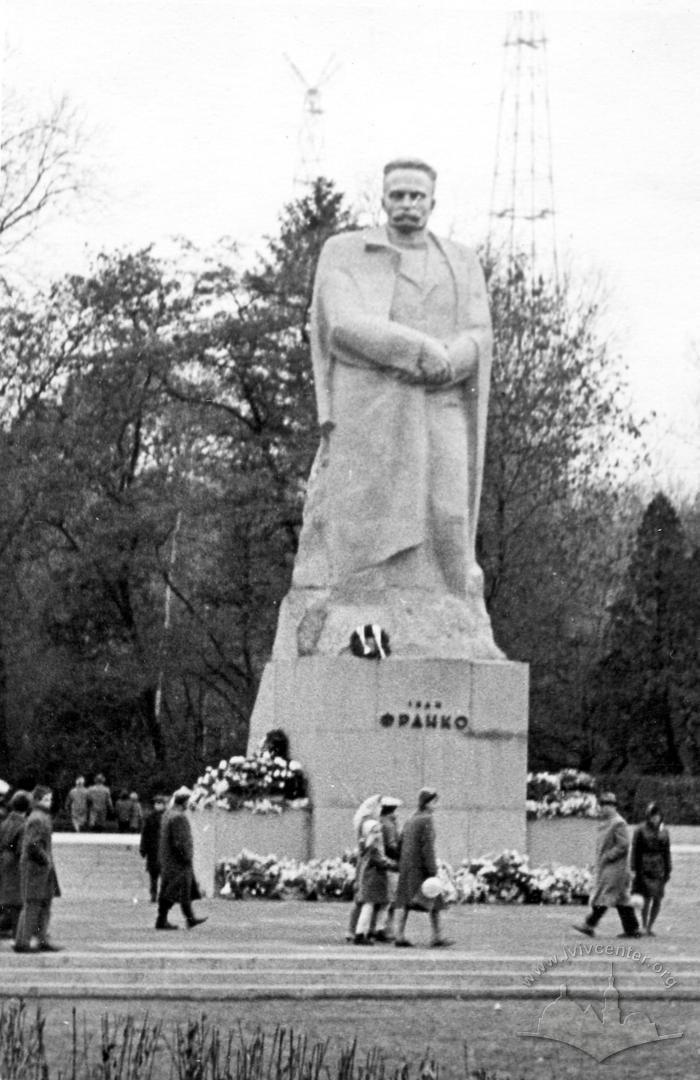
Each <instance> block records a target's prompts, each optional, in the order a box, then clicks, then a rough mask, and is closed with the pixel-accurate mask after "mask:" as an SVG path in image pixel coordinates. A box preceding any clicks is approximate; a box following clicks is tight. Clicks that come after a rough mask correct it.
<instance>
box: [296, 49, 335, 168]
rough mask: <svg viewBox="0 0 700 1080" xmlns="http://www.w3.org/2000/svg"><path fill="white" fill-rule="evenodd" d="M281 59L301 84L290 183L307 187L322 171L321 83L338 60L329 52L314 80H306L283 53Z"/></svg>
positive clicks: (331, 72) (333, 73)
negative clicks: (298, 120)
mask: <svg viewBox="0 0 700 1080" xmlns="http://www.w3.org/2000/svg"><path fill="white" fill-rule="evenodd" d="M285 60H286V61H287V63H288V64H289V66H290V68H291V69H292V71H293V72H294V74H295V75H296V77H297V78H298V79H299V81H300V83H301V84H302V86H303V87H304V101H303V107H302V116H301V124H300V126H299V138H298V157H297V163H296V167H295V171H294V183H295V184H298V185H300V186H304V187H308V185H309V184H313V183H314V181H315V180H317V179H318V177H319V176H321V175H322V173H323V165H324V150H325V147H324V138H323V105H322V102H321V87H322V86H324V85H325V84H326V83H327V82H328V81H329V79H331V78H332V77H333V75H335V73H336V71H337V70H338V68H339V66H340V65H339V64H337V63H335V62H334V57H333V56H331V57H330V59H329V60H328V63H327V64H326V66H325V67H324V69H323V71H322V72H321V74H320V75H319V77H318V78H317V79H316V81H315V82H314V83H310V82H309V81H308V80H307V79H306V78H305V76H304V75H302V73H301V71H300V70H299V68H298V67H297V65H296V64H295V63H294V61H293V60H291V59H290V58H289V57H288V56H287V54H286V53H285Z"/></svg>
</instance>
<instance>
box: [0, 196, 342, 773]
mask: <svg viewBox="0 0 700 1080" xmlns="http://www.w3.org/2000/svg"><path fill="white" fill-rule="evenodd" d="M346 220H347V219H346V218H345V217H344V211H342V207H341V200H340V196H338V195H336V194H335V192H334V191H333V190H332V188H331V186H330V185H328V184H326V183H324V182H319V184H317V185H316V187H315V189H314V191H313V192H312V193H311V194H310V195H309V196H308V197H307V198H306V199H305V200H301V201H300V203H298V204H296V203H295V204H292V205H291V206H290V207H289V208H288V209H287V211H286V212H285V215H284V217H283V219H282V222H281V228H280V236H279V238H277V239H275V240H274V241H271V242H270V246H269V249H268V252H267V254H266V256H265V257H264V258H263V259H261V261H260V263H259V265H258V267H257V268H256V269H255V270H254V271H250V272H249V273H247V274H241V273H239V272H238V271H237V270H236V266H235V263H236V252H235V250H228V251H226V250H222V251H221V252H220V253H219V254H218V255H217V257H216V258H208V259H205V260H204V262H203V263H202V259H201V257H199V255H198V253H196V252H194V251H193V250H192V249H187V250H183V252H182V257H181V259H180V260H179V264H178V266H177V268H171V267H169V266H167V265H166V264H164V263H163V262H162V261H160V260H158V259H156V258H155V257H154V256H153V254H152V252H150V251H149V250H145V251H141V252H136V253H134V254H131V255H122V254H118V253H117V254H115V255H112V256H103V257H102V258H101V259H100V260H99V261H98V264H97V265H96V267H95V269H94V272H93V273H91V274H89V275H88V276H86V277H72V278H69V279H66V280H65V281H64V282H62V283H60V284H59V285H57V286H56V287H55V289H54V290H53V294H52V296H53V300H52V303H53V307H52V312H53V314H52V322H51V336H50V339H47V340H46V342H45V343H44V347H43V348H42V349H41V350H35V351H34V354H35V355H41V356H42V357H43V360H42V363H44V364H45V365H46V367H47V371H53V370H54V368H55V371H56V376H55V378H53V379H52V380H49V383H48V384H47V386H48V385H50V388H51V392H50V393H49V392H48V390H47V392H45V393H44V394H43V396H42V395H39V396H38V397H37V399H36V407H34V408H32V409H28V410H26V411H25V412H21V410H20V409H19V408H15V409H14V412H13V413H12V415H11V416H10V418H9V421H8V431H9V432H10V433H11V435H12V438H13V439H14V445H15V446H16V449H17V453H16V456H15V458H14V459H13V460H12V462H11V464H12V469H11V472H12V477H11V479H10V480H9V483H10V484H12V483H13V482H15V484H16V481H17V478H18V477H20V476H21V475H22V470H23V469H24V470H25V472H26V474H27V476H28V477H29V478H30V479H31V493H32V498H28V497H27V498H25V497H24V494H22V493H21V491H20V489H19V488H16V490H18V491H20V494H19V496H18V507H19V508H20V509H21V511H22V513H23V514H24V515H25V519H26V520H25V523H24V531H23V539H22V543H21V544H19V545H17V546H16V548H15V550H14V555H13V558H14V562H12V566H11V570H12V576H13V579H14V583H15V584H14V605H13V609H12V611H13V620H14V622H13V626H14V628H15V630H16V631H17V632H16V633H14V634H13V647H12V648H11V649H10V650H9V653H7V654H6V659H7V681H8V699H10V700H11V701H12V702H13V703H14V704H13V707H12V716H11V725H10V726H11V734H12V738H11V739H10V743H11V747H12V751H13V757H14V761H15V767H16V769H21V770H24V772H25V773H26V770H27V769H28V768H29V767H30V764H31V761H32V760H33V759H34V757H35V756H36V754H37V753H40V754H41V756H42V758H43V760H44V761H45V762H47V763H48V767H49V768H50V769H51V770H53V772H54V774H55V775H56V776H59V773H60V771H61V769H67V770H68V772H67V773H66V779H68V777H69V774H70V772H73V771H74V769H75V768H78V767H79V768H81V769H86V770H89V769H90V768H98V767H102V768H104V767H105V763H106V761H109V762H110V763H111V774H112V776H113V777H114V776H115V775H117V774H121V775H122V776H128V777H129V778H130V781H134V782H135V781H137V780H138V778H139V776H141V777H144V778H146V780H149V779H153V777H154V776H156V775H158V776H160V777H161V778H162V777H170V778H171V779H172V780H173V782H174V781H175V780H177V779H178V778H182V776H183V775H185V774H186V775H190V774H192V772H193V771H194V770H195V769H198V768H199V767H200V766H201V763H202V761H203V760H205V759H209V760H210V759H211V756H212V754H214V753H216V754H217V755H220V754H222V753H230V752H232V750H234V749H239V750H240V749H242V747H243V745H244V743H245V738H246V728H247V719H248V715H249V712H250V709H251V708H252V704H253V701H254V697H255V691H256V687H257V681H258V678H259V674H260V671H261V669H262V665H263V663H264V661H265V660H266V658H267V656H268V655H269V649H270V645H271V640H272V634H273V632H274V627H275V623H276V610H277V605H278V603H279V600H280V599H281V597H282V596H283V595H284V592H285V591H286V589H287V587H288V582H289V576H290V572H291V565H292V561H293V555H294V550H295V547H296V536H297V531H298V527H299V524H300V517H301V505H302V500H303V485H304V480H305V478H306V475H307V472H308V467H309V463H310V458H311V455H312V453H313V450H314V448H315V442H316V434H315V419H314V414H315V410H314V406H313V394H312V384H311V374H310V363H309V355H308V341H307V331H306V321H307V317H308V305H309V299H310V287H311V281H312V278H313V266H314V264H315V259H316V257H317V255H318V251H319V250H320V246H321V244H322V242H323V240H325V238H326V236H327V235H328V234H329V233H330V232H331V231H335V230H336V229H337V228H338V227H340V226H341V225H343V224H345V222H346ZM44 314H45V313H44ZM21 337H22V340H23V341H24V342H25V344H26V343H27V342H28V340H29V339H28V337H27V335H21ZM61 358H64V359H63V361H61ZM59 361H60V362H59ZM26 367H27V370H30V369H31V367H32V364H31V362H30V361H29V360H28V361H27V365H26ZM40 369H41V365H39V366H38V367H37V369H36V370H37V372H38V371H39V370H40ZM16 385H17V387H18V393H19V392H20V390H22V391H23V392H24V390H26V388H23V384H22V379H21V372H20V371H19V369H18V372H17V378H16ZM39 672H40V674H39ZM22 728H23V729H24V731H25V732H27V733H28V734H29V736H30V737H29V740H28V741H26V740H24V739H23V738H22V737H21V729H22ZM61 782H62V780H61V779H60V777H59V783H61Z"/></svg>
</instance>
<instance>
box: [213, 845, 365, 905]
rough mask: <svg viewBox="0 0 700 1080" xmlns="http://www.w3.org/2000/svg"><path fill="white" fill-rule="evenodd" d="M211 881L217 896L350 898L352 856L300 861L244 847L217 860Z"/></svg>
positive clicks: (352, 876) (351, 891)
mask: <svg viewBox="0 0 700 1080" xmlns="http://www.w3.org/2000/svg"><path fill="white" fill-rule="evenodd" d="M215 885H216V891H217V892H218V894H219V896H225V897H228V898H229V899H231V900H242V899H246V898H255V897H262V898H264V899H268V900H280V899H285V898H296V899H299V900H352V897H353V890H354V886H355V856H354V855H353V854H350V853H348V852H346V853H345V854H344V855H342V856H339V857H337V858H334V859H311V860H310V862H307V863H301V862H296V861H295V860H294V859H281V860H278V859H277V858H276V857H275V856H274V855H268V856H261V855H254V854H253V853H252V852H250V851H245V850H244V851H242V852H241V853H240V854H239V855H237V856H236V858H234V859H226V860H225V861H224V862H221V863H219V864H218V866H217V867H216V874H215Z"/></svg>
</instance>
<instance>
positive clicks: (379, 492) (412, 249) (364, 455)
mask: <svg viewBox="0 0 700 1080" xmlns="http://www.w3.org/2000/svg"><path fill="white" fill-rule="evenodd" d="M435 180H436V173H435V171H434V170H433V169H432V168H431V166H429V165H427V164H425V163H424V162H422V161H418V160H414V159H402V160H398V161H392V162H390V163H389V164H388V165H387V166H386V167H385V169H384V188H383V198H382V206H383V209H384V211H385V213H386V218H387V221H386V226H385V227H382V228H373V229H366V230H361V231H356V232H347V233H343V234H341V235H339V236H334V237H332V238H331V239H330V240H328V242H327V243H326V244H325V246H324V248H323V251H322V252H321V257H320V259H319V264H318V269H317V272H316V279H315V284H314V296H313V304H312V342H311V347H312V359H313V369H314V379H315V388H316V399H317V406H318V417H319V423H320V425H321V444H320V446H319V450H318V453H317V456H316V460H315V462H314V466H313V469H312V473H311V477H310V480H309V488H308V493H307V500H306V505H305V509H304V523H303V528H302V532H301V536H300V541H299V551H298V555H297V559H296V563H295V568H294V575H293V580H292V588H291V590H290V592H289V594H288V596H287V597H286V598H285V600H284V602H283V605H282V609H281V611H280V620H279V626H278V631H277V638H276V641H275V647H274V650H273V657H274V658H278V659H285V658H286V659H292V658H294V657H296V656H308V655H318V654H322V655H339V654H340V653H343V652H347V651H349V640H350V636H351V633H352V631H353V630H354V629H355V627H356V626H357V625H358V624H366V623H371V624H378V625H380V626H381V627H382V629H384V630H385V631H386V632H387V634H388V635H389V639H390V641H391V650H392V656H394V657H396V656H430V657H436V656H437V657H441V656H444V657H456V658H469V659H497V658H498V659H500V658H501V656H502V654H501V653H500V651H499V650H498V649H497V648H496V646H495V645H494V642H493V637H492V633H491V626H490V622H489V619H488V615H487V613H486V609H485V605H484V600H483V579H482V573H481V570H480V568H479V566H478V565H477V563H476V559H475V550H474V549H475V535H476V523H477V513H478V506H479V495H480V488H481V477H482V472H483V462H484V444H485V436H486V413H487V403H488V389H489V378H490V367H491V322H490V317H489V309H488V302H487V293H486V285H485V282H484V277H483V273H482V270H481V267H480V265H479V262H478V260H477V258H476V256H475V254H474V253H473V252H472V251H471V250H469V249H468V248H466V247H463V246H462V245H461V244H456V243H454V242H453V241H450V240H439V239H438V238H437V237H435V236H434V235H433V234H432V233H431V232H429V231H428V228H427V226H428V219H429V217H430V214H431V212H432V209H433V207H434V205H435V198H434V189H435Z"/></svg>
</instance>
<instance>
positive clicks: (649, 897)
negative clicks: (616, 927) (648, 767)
mask: <svg viewBox="0 0 700 1080" xmlns="http://www.w3.org/2000/svg"><path fill="white" fill-rule="evenodd" d="M631 863H632V873H633V874H634V883H633V886H632V891H633V892H635V893H639V894H640V895H641V896H642V897H643V898H644V903H643V906H642V929H643V931H644V932H645V933H646V934H650V935H651V936H652V937H654V931H653V929H652V928H653V926H654V923H655V922H656V919H657V917H658V914H659V911H660V910H661V901H662V899H663V895H664V890H665V887H666V882H667V881H668V879H669V878H670V876H671V838H670V836H669V834H668V829H667V828H666V826H665V825H664V823H663V814H662V813H661V808H660V806H659V805H658V803H649V806H648V807H647V812H646V817H645V819H644V821H643V822H642V824H641V825H638V826H637V828H636V829H635V831H634V838H633V840H632V856H631Z"/></svg>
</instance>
